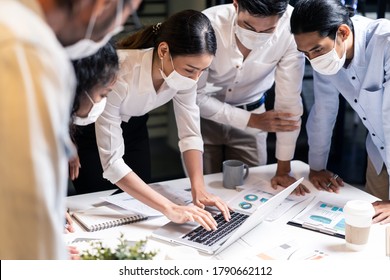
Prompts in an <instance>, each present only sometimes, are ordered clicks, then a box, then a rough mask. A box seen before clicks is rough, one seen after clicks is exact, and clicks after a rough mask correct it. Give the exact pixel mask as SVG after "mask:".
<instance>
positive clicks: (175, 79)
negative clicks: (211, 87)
mask: <svg viewBox="0 0 390 280" xmlns="http://www.w3.org/2000/svg"><path fill="white" fill-rule="evenodd" d="M170 58H171V63H172V67H173V71H172V73H171V74H169V76H168V77H167V76H166V75H165V74H164V70H163V69H164V62H163V60H162V59H161V69H160V73H161V76H162V77H163V79H164V81H165V82H166V83H167V85H168V86H169V87H170V88H172V89H175V90H188V89H190V88H192V87H194V86H195V85H196V83H197V82H198V81H197V80H193V79H190V78H187V77H184V76H183V75H180V74H179V73H178V72H176V70H175V66H174V65H173V61H172V56H170Z"/></svg>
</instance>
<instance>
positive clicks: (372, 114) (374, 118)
mask: <svg viewBox="0 0 390 280" xmlns="http://www.w3.org/2000/svg"><path fill="white" fill-rule="evenodd" d="M389 30H390V21H388V20H383V19H382V20H371V19H368V18H366V17H362V16H354V17H352V18H350V17H349V13H348V10H347V9H346V8H345V7H344V6H343V5H342V4H340V1H339V0H301V1H298V3H297V4H296V5H295V9H294V11H293V14H292V16H291V32H292V33H293V34H294V38H295V41H296V43H297V46H298V49H299V50H300V51H301V52H303V53H304V54H305V56H306V58H307V59H308V60H309V61H310V63H311V66H312V67H313V69H314V71H313V72H314V73H313V79H314V80H313V83H314V98H315V99H314V100H315V102H314V105H313V107H312V109H311V112H310V115H309V119H308V122H307V133H308V137H309V164H310V174H309V179H310V181H311V182H312V183H313V184H314V186H315V187H316V188H317V189H319V190H326V191H330V192H337V191H338V190H339V187H340V186H342V185H343V180H342V179H341V178H340V176H338V175H337V174H333V173H332V172H331V171H329V170H327V169H326V168H327V160H328V155H329V150H330V145H331V138H332V132H333V127H334V124H335V120H336V116H337V113H338V105H339V98H338V96H339V94H341V95H342V96H343V97H344V98H345V99H346V100H347V102H348V103H349V104H350V105H351V107H352V108H353V110H354V111H355V112H356V113H357V114H358V115H359V117H360V118H361V120H362V122H363V124H364V125H365V127H366V128H367V130H368V135H367V140H366V149H367V153H368V163H367V172H366V186H365V187H366V191H367V192H369V193H370V194H372V195H374V196H376V197H378V198H380V199H382V200H383V201H380V202H379V201H378V202H375V203H374V207H375V209H376V217H375V218H374V219H373V221H374V222H382V223H388V222H390V201H389V168H390V154H389V152H388V149H389V146H390V123H389V122H390V118H389V114H390V108H389V106H388V104H389V100H387V99H388V98H389V97H388V96H387V95H388V94H389V95H390V87H389V84H390V83H389V80H390V69H389V66H390V35H389Z"/></svg>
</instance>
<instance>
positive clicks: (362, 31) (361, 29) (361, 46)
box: [350, 16, 367, 67]
mask: <svg viewBox="0 0 390 280" xmlns="http://www.w3.org/2000/svg"><path fill="white" fill-rule="evenodd" d="M359 18H361V17H360V16H355V17H353V18H352V24H353V47H354V52H353V58H352V61H351V64H350V65H355V66H359V67H360V66H363V67H364V65H365V49H366V47H365V46H366V30H367V28H366V22H365V21H361V20H359Z"/></svg>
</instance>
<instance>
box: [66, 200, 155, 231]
mask: <svg viewBox="0 0 390 280" xmlns="http://www.w3.org/2000/svg"><path fill="white" fill-rule="evenodd" d="M72 216H73V217H74V218H75V220H76V221H77V222H79V223H80V225H81V226H83V227H84V228H85V229H86V230H87V231H91V232H92V231H98V230H103V229H107V228H112V227H117V226H121V225H125V224H131V223H135V222H139V221H143V220H146V219H147V218H148V217H147V216H144V215H140V214H136V213H133V212H130V211H127V210H115V209H113V208H111V207H109V206H106V205H104V206H99V207H93V208H89V209H86V210H83V211H77V212H74V213H73V214H72Z"/></svg>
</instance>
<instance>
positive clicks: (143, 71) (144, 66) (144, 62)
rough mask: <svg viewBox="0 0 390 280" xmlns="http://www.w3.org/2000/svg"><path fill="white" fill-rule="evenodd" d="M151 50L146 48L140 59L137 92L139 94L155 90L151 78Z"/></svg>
mask: <svg viewBox="0 0 390 280" xmlns="http://www.w3.org/2000/svg"><path fill="white" fill-rule="evenodd" d="M153 51H154V49H153V48H151V49H148V50H146V51H145V52H144V54H143V56H142V58H141V61H140V65H141V68H140V76H139V92H140V94H144V93H150V92H156V90H155V89H154V86H153V79H152V64H153Z"/></svg>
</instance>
